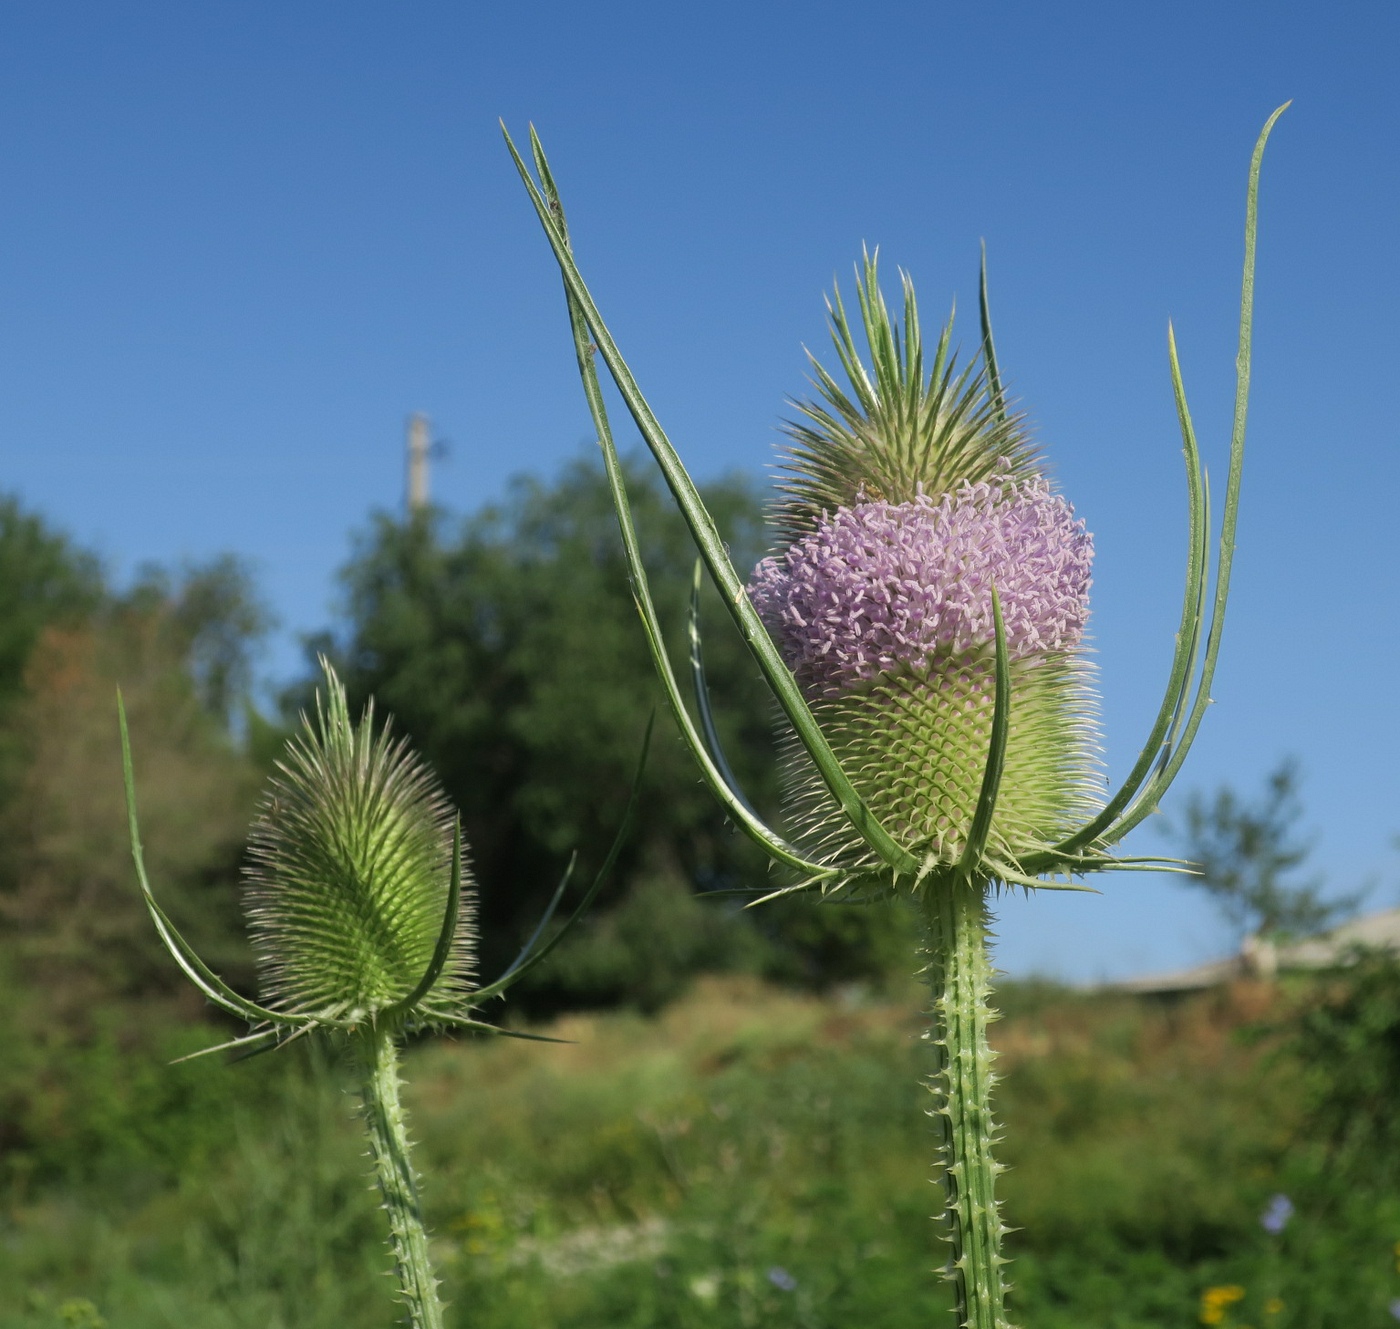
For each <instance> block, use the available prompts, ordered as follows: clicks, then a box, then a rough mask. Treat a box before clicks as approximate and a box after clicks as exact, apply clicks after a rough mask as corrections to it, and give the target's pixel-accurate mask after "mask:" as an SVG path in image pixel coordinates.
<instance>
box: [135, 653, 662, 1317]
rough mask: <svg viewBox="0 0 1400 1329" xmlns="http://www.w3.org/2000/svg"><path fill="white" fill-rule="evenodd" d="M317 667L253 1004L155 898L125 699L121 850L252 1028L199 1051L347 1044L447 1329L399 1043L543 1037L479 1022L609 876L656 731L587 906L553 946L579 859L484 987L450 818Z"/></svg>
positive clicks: (261, 827)
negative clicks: (324, 1041) (304, 1041)
mask: <svg viewBox="0 0 1400 1329" xmlns="http://www.w3.org/2000/svg"><path fill="white" fill-rule="evenodd" d="M321 665H322V669H323V671H324V674H325V691H324V694H322V693H320V692H318V694H317V698H316V703H317V704H316V715H315V718H314V719H308V718H307V717H303V725H302V732H301V734H300V735H299V736H298V737H296V738H294V739H292V740H291V741H290V742H289V743H288V745H287V748H286V751H285V753H284V756H283V759H282V761H281V762H280V763H279V764H278V774H277V775H276V776H275V777H274V779H273V780H272V782H271V785H270V787H269V789H268V792H267V794H266V795H265V796H264V799H263V802H262V805H261V807H260V809H259V813H258V817H257V819H256V821H255V822H254V823H253V828H252V833H251V845H250V859H251V867H250V868H249V870H248V872H247V889H246V892H245V903H246V905H247V912H248V916H249V924H250V931H251V934H252V941H253V950H254V954H255V956H256V958H257V961H258V971H259V978H260V987H261V992H260V996H261V998H262V1000H261V1001H260V1002H254V1001H251V1000H250V999H248V998H247V997H244V996H243V995H242V994H241V993H239V992H236V991H235V990H234V989H233V988H231V987H229V985H228V984H227V983H225V982H224V981H223V980H222V979H221V978H220V977H219V976H218V975H217V974H215V973H214V971H213V970H212V969H210V968H209V966H208V965H206V964H205V963H204V961H203V960H201V959H200V958H199V956H198V955H197V954H196V953H195V951H194V950H193V949H192V948H191V947H190V945H189V943H188V942H187V941H186V940H185V939H184V937H183V936H181V934H180V932H179V930H178V929H177V928H176V927H175V925H174V923H172V922H171V920H170V918H169V916H168V915H167V914H166V913H165V911H164V909H162V908H161V906H160V904H159V903H158V901H157V900H156V897H155V894H154V892H153V891H152V889H151V883H150V880H149V879H148V877H147V875H146V865H145V858H144V854H143V852H142V848H141V832H140V828H139V826H138V823H137V815H136V781H135V775H134V771H133V764H132V756H131V740H130V736H129V734H128V732H127V725H126V712H125V709H124V707H123V706H122V702H121V696H120V694H118V697H117V712H118V718H119V721H120V726H121V741H122V769H123V776H124V779H125V783H126V803H127V819H128V824H129V829H130V835H131V856H132V860H133V862H134V864H135V867H136V878H137V881H138V883H139V884H140V887H141V895H142V899H143V900H144V902H145V905H146V908H147V911H148V912H149V914H150V916H151V920H152V922H153V923H154V924H155V927H156V931H157V933H158V934H159V936H160V938H161V941H162V942H163V943H164V944H165V947H166V949H167V950H168V951H169V952H170V955H171V956H172V958H173V959H174V960H175V962H176V964H177V965H179V967H180V969H181V970H182V971H183V972H184V974H185V976H186V977H187V978H189V979H190V981H191V982H192V983H194V985H195V986H196V987H197V988H198V989H199V990H200V992H202V993H203V994H204V996H205V998H206V999H207V1000H208V1001H210V1002H211V1003H212V1004H213V1005H215V1006H217V1007H218V1008H219V1009H221V1010H223V1011H225V1012H226V1013H228V1014H230V1015H233V1016H235V1017H238V1018H240V1019H242V1020H245V1021H246V1022H247V1023H248V1024H249V1025H250V1026H251V1031H250V1032H249V1033H248V1034H247V1035H245V1036H243V1037H241V1038H235V1039H233V1040H231V1041H230V1042H227V1043H223V1044H220V1045H219V1046H217V1047H212V1048H206V1049H204V1050H203V1051H202V1052H197V1053H194V1054H193V1055H194V1056H204V1055H206V1054H208V1053H211V1052H220V1051H225V1050H235V1051H237V1052H239V1053H241V1054H243V1055H252V1054H255V1053H258V1052H265V1051H271V1050H273V1049H275V1048H277V1047H280V1046H282V1045H283V1044H285V1043H288V1042H291V1041H292V1040H293V1039H297V1038H302V1037H305V1036H307V1035H311V1034H320V1035H323V1036H328V1037H331V1038H332V1039H334V1040H335V1041H337V1042H339V1043H341V1044H342V1045H348V1046H349V1048H350V1050H351V1052H352V1054H353V1056H354V1059H355V1061H356V1063H357V1069H358V1070H359V1072H360V1076H361V1101H362V1106H363V1117H364V1123H365V1129H366V1132H367V1133H368V1136H369V1142H370V1155H371V1157H372V1159H373V1163H374V1170H375V1177H376V1180H377V1182H378V1186H379V1191H380V1195H381V1196H382V1198H383V1203H384V1210H385V1213H386V1214H387V1216H388V1221H389V1249H390V1253H391V1254H392V1257H393V1261H394V1270H395V1274H396V1276H397V1279H398V1285H399V1296H400V1299H401V1301H402V1303H403V1306H404V1309H405V1312H406V1315H407V1321H406V1322H407V1323H408V1325H409V1326H410V1329H442V1324H443V1312H442V1303H441V1301H440V1299H439V1297H438V1285H437V1279H436V1278H435V1276H434V1274H433V1269H432V1262H431V1259H430V1255H429V1242H428V1231H427V1228H426V1226H425V1225H424V1222H423V1211H422V1204H421V1200H420V1197H419V1189H418V1178H417V1174H416V1173H415V1171H414V1168H413V1161H412V1157H411V1152H410V1146H409V1137H408V1124H407V1118H406V1115H405V1113H404V1108H403V1104H402V1102H401V1100H400V1096H399V1089H400V1079H399V1053H398V1046H399V1042H400V1040H401V1039H402V1038H403V1037H404V1036H406V1035H410V1034H414V1033H420V1032H428V1031H437V1030H448V1029H451V1030H464V1031H471V1032H485V1033H492V1034H503V1035H507V1036H509V1037H515V1038H533V1037H535V1036H534V1035H529V1034H522V1033H516V1032H514V1031H512V1030H508V1029H500V1028H497V1027H496V1026H494V1025H492V1024H490V1023H488V1022H486V1021H484V1020H481V1019H479V1018H478V1017H477V1012H478V1010H479V1009H480V1008H481V1007H482V1006H483V1005H485V1003H486V1002H487V1001H489V1000H491V999H493V998H495V997H499V996H501V995H502V994H503V993H504V992H505V991H506V990H507V989H508V988H509V987H511V986H512V985H513V984H514V983H516V982H518V981H519V980H520V979H521V978H523V977H524V976H525V975H526V974H527V973H529V972H530V971H531V970H532V969H534V968H535V967H536V966H537V965H539V964H540V963H541V962H542V961H543V960H544V959H545V958H546V957H547V956H548V955H549V954H550V952H551V951H553V949H554V948H555V947H556V946H557V945H558V944H559V942H560V941H561V940H562V939H563V937H564V936H565V935H566V934H567V932H568V930H569V929H570V927H572V925H573V924H574V923H575V922H576V921H577V920H578V919H579V918H580V917H581V916H582V914H583V913H584V911H585V910H586V909H587V908H588V907H589V906H590V905H591V904H592V902H593V900H594V898H595V897H596V896H597V894H598V891H599V889H600V888H601V887H602V885H603V883H604V881H606V880H607V878H608V876H609V874H610V873H611V871H612V868H613V865H614V864H615V863H616V861H617V856H618V854H619V853H620V852H621V849H622V845H623V843H624V841H625V839H626V837H627V834H628V832H629V830H630V828H631V824H632V819H633V816H634V815H635V812H636V806H637V796H638V793H639V791H640V787H641V778H642V771H643V769H644V767H645V763H646V755H647V749H648V747H649V746H650V742H651V725H650V724H648V726H647V731H646V736H645V738H644V739H643V743H642V754H641V758H640V761H639V762H638V766H637V773H636V776H635V778H634V780H633V784H632V793H631V797H630V799H629V800H628V805H627V811H626V813H625V814H624V816H623V821H622V825H621V827H620V828H619V830H618V833H617V836H616V837H615V838H614V840H613V843H612V847H611V849H610V850H609V852H608V855H607V857H606V858H605V859H604V861H603V864H602V866H601V868H600V869H599V871H598V874H597V876H596V877H595V878H594V880H593V882H592V884H591V885H590V886H589V888H588V889H587V891H585V892H584V895H583V899H582V900H581V901H580V903H579V904H578V906H577V907H576V908H575V910H574V911H573V913H572V914H571V915H570V917H569V918H568V919H566V920H565V922H564V924H563V926H562V927H559V928H556V929H555V930H554V931H553V933H552V935H548V936H547V934H548V933H549V925H550V923H551V921H552V920H553V918H554V916H555V913H556V911H557V910H558V907H559V904H560V902H561V900H562V899H563V896H564V893H565V891H566V890H567V889H568V887H569V884H570V882H571V881H572V879H573V872H574V866H575V861H576V860H571V861H570V863H569V867H568V869H567V870H566V871H565V873H564V876H563V878H562V880H561V881H560V882H559V885H558V888H557V889H556V890H555V892H554V897H553V899H552V900H551V901H550V904H549V907H548V908H547V910H546V911H545V914H544V917H543V918H542V919H541V920H540V923H539V925H538V926H537V927H536V929H535V931H534V933H533V935H532V936H531V937H530V938H529V940H528V941H527V942H526V943H525V946H524V947H523V948H522V950H521V952H520V954H519V955H518V956H517V957H516V959H515V961H514V963H513V964H511V966H510V967H509V968H508V969H507V970H506V972H505V973H504V974H502V975H501V976H500V977H499V978H498V979H496V980H495V982H493V983H488V984H486V985H485V986H477V985H476V984H475V982H474V970H475V941H476V933H475V927H474V921H475V892H474V889H473V886H472V882H471V878H470V875H469V873H468V871H467V868H466V865H465V863H464V851H463V847H462V836H461V828H460V824H459V822H458V820H457V817H456V815H455V814H454V813H453V812H452V811H451V809H450V807H449V805H448V802H447V799H446V796H445V795H444V794H443V792H442V790H441V788H440V787H439V785H438V783H437V780H436V777H435V776H434V775H433V774H432V772H431V771H430V770H429V769H428V767H427V766H426V765H425V764H424V763H423V762H422V761H421V760H420V759H419V758H418V757H417V756H416V755H415V754H414V753H413V752H412V751H411V750H410V749H409V748H408V746H407V743H406V742H405V741H403V740H396V739H395V738H394V737H393V735H392V732H391V730H390V726H389V725H387V724H386V725H384V726H382V727H377V726H376V725H375V723H374V708H373V703H371V704H370V705H369V706H367V707H366V709H365V712H364V714H363V716H362V717H361V719H360V720H359V722H358V723H355V722H353V721H352V720H351V717H350V713H349V709H348V707H347V705H346V698H345V689H344V688H343V687H342V685H341V683H340V680H339V679H338V678H337V677H336V674H335V671H334V669H332V668H331V665H330V663H329V662H328V661H326V660H324V659H323V660H322V661H321ZM545 1041H549V1040H545ZM182 1060H188V1058H182Z"/></svg>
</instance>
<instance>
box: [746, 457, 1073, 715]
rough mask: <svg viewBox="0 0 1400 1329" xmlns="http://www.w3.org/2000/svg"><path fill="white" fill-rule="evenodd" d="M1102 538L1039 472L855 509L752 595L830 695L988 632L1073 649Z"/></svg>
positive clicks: (797, 549) (808, 677) (1023, 648)
mask: <svg viewBox="0 0 1400 1329" xmlns="http://www.w3.org/2000/svg"><path fill="white" fill-rule="evenodd" d="M1093 555H1094V546H1093V538H1092V537H1091V536H1090V535H1089V534H1088V532H1087V531H1085V529H1084V523H1083V522H1080V521H1075V519H1074V513H1073V510H1072V509H1071V508H1070V506H1069V504H1068V503H1067V502H1065V500H1064V499H1063V498H1060V497H1059V496H1058V495H1054V494H1052V493H1051V492H1050V487H1049V485H1048V484H1046V482H1045V481H1044V480H1042V479H1033V480H1028V481H1023V482H1021V483H1015V482H1013V481H1011V480H1010V479H1009V477H1001V478H999V479H998V480H996V481H992V482H985V481H984V482H982V483H979V484H970V483H964V484H962V485H960V486H959V487H958V488H957V489H955V490H953V491H952V492H950V493H947V494H945V495H943V497H942V498H941V499H939V500H937V501H935V500H934V499H932V498H929V497H927V496H923V495H921V496H920V497H918V498H916V499H914V500H913V501H912V502H908V503H885V502H872V503H857V504H855V505H854V506H852V507H849V508H838V509H837V510H836V512H835V513H834V514H831V515H829V516H827V518H826V519H825V520H824V521H823V522H822V524H821V525H820V526H818V527H817V529H816V530H814V531H813V532H811V534H809V535H806V536H804V537H803V538H802V539H800V540H798V541H796V542H795V543H794V544H792V545H791V546H790V547H789V548H788V549H786V550H785V551H784V552H782V553H781V554H777V555H775V556H773V557H771V558H766V559H764V560H763V562H762V563H760V564H759V565H758V567H757V568H756V569H755V570H754V575H753V579H752V580H751V582H750V583H749V593H750V595H751V596H752V598H753V602H754V607H755V608H756V609H757V610H758V612H759V613H760V614H761V615H762V616H763V618H764V620H765V622H767V624H768V626H769V628H770V630H771V631H772V632H773V634H774V636H775V638H776V639H777V641H778V644H779V646H780V647H781V649H782V651H783V654H784V657H785V658H786V659H787V661H788V663H789V665H790V667H791V668H792V670H793V672H794V673H795V674H796V675H797V677H798V679H799V681H800V682H801V683H802V684H803V686H804V687H805V688H807V689H808V690H809V691H812V692H815V693H817V694H818V695H824V696H832V695H836V694H839V693H841V692H845V691H847V690H849V689H851V688H853V687H857V686H859V685H860V684H861V683H864V682H869V681H871V680H872V679H874V678H877V677H878V676H879V675H881V674H885V673H889V672H890V671H892V670H895V669H897V668H898V667H899V666H901V665H905V666H913V667H914V668H916V669H917V668H919V667H920V666H922V665H924V664H925V663H926V662H927V661H928V660H930V659H931V658H932V657H933V656H935V655H937V654H940V653H949V654H955V655H956V654H960V653H962V652H965V651H968V650H970V649H975V648H984V647H986V646H987V645H988V644H989V643H990V642H991V640H992V637H993V627H992V596H991V588H992V587H993V586H995V587H996V590H997V594H998V596H999V597H1000V600H1001V607H1002V615H1003V617H1004V619H1005V622H1006V637H1007V646H1008V648H1009V650H1010V653H1011V656H1012V658H1013V659H1014V658H1024V657H1026V656H1028V655H1036V654H1041V653H1044V652H1051V651H1062V650H1068V649H1071V648H1073V647H1074V646H1076V645H1078V643H1079V640H1080V638H1081V636H1082V635H1083V632H1084V625H1085V622H1086V621H1087V619H1088V615H1089V598H1088V592H1089V574H1090V567H1091V563H1092V560H1093Z"/></svg>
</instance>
